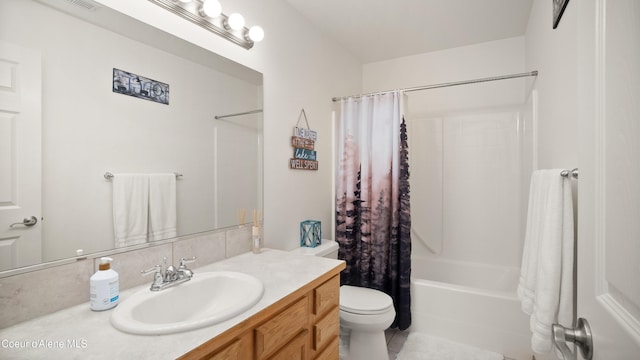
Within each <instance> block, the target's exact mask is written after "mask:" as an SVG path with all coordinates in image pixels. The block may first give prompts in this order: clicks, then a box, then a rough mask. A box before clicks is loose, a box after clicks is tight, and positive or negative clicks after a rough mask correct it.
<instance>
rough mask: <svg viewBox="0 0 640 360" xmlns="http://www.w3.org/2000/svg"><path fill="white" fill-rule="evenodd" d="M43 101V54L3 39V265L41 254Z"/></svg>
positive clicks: (0, 108) (0, 57) (0, 177)
mask: <svg viewBox="0 0 640 360" xmlns="http://www.w3.org/2000/svg"><path fill="white" fill-rule="evenodd" d="M41 107H42V106H41V56H40V54H39V53H38V52H37V51H34V50H30V49H25V48H22V47H19V46H16V45H13V44H10V43H6V42H2V41H0V271H2V270H6V269H11V268H14V267H21V266H27V265H32V264H36V263H39V262H40V261H41V258H42V255H41V248H42V243H41V227H40V218H41V200H40V199H41V186H40V182H41V180H40V179H41V142H40V138H41V135H40V127H41V124H40V122H41ZM32 217H35V218H36V219H37V221H38V222H37V223H36V224H35V225H32V226H25V225H21V224H17V225H14V226H11V224H14V223H21V222H23V220H24V219H31V218H32Z"/></svg>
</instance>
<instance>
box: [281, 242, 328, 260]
mask: <svg viewBox="0 0 640 360" xmlns="http://www.w3.org/2000/svg"><path fill="white" fill-rule="evenodd" d="M291 251H292V252H295V253H298V254H300V255H313V256H322V257H326V258H330V259H338V243H337V242H335V241H333V240H327V239H322V243H321V244H320V245H318V246H316V247H313V248H312V247H303V246H301V247H299V248H296V249H293V250H291Z"/></svg>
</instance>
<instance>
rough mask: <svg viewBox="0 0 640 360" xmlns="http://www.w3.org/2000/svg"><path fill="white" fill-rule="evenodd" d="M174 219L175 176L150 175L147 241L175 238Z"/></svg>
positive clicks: (172, 174) (171, 174)
mask: <svg viewBox="0 0 640 360" xmlns="http://www.w3.org/2000/svg"><path fill="white" fill-rule="evenodd" d="M176 218H177V210H176V174H174V173H166V174H150V175H149V241H158V240H165V239H171V238H174V237H176V236H177V235H178V232H177V220H176Z"/></svg>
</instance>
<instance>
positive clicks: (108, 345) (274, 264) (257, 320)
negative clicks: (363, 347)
mask: <svg viewBox="0 0 640 360" xmlns="http://www.w3.org/2000/svg"><path fill="white" fill-rule="evenodd" d="M343 268H344V262H342V261H339V260H333V259H327V258H322V257H315V256H305V255H298V254H294V253H291V252H284V251H278V250H270V249H263V251H262V253H260V254H253V253H245V254H242V255H239V256H235V257H232V258H229V259H226V260H223V261H220V262H216V263H213V264H210V265H207V266H202V267H197V268H195V269H194V274H195V275H194V277H197V276H198V273H205V272H214V271H236V272H242V273H246V274H249V275H252V276H254V277H256V278H258V279H260V280H261V281H262V283H263V285H264V294H263V296H262V298H261V299H260V300H259V301H258V303H257V304H256V305H254V306H253V307H252V308H250V309H249V310H247V311H245V312H243V313H242V314H239V315H237V316H235V317H233V318H231V319H229V320H226V321H223V322H220V323H217V324H214V325H211V326H208V327H205V328H201V329H196V330H191V331H186V332H180V333H175V334H168V335H152V336H149V335H133V334H127V333H124V332H121V331H119V330H116V329H115V328H114V327H113V326H112V325H111V323H110V316H111V314H112V311H101V312H94V311H91V310H90V309H89V304H88V303H85V304H80V305H77V306H73V307H70V308H68V309H64V310H62V311H58V312H56V313H53V314H49V315H46V316H42V317H39V318H36V319H33V320H29V321H26V322H23V323H20V324H17V325H15V326H11V327H8V328H4V329H2V330H0V340H2V346H0V358H11V359H39V358H42V359H44V358H52V357H53V358H78V359H82V358H94V359H102V358H105V359H107V358H108V359H114V358H138V359H143V358H154V359H175V358H180V359H242V360H245V359H256V360H258V359H276V358H277V359H281V358H287V359H337V358H338V335H339V326H340V325H339V323H340V320H339V305H338V304H339V274H340V271H341V270H342V269H343ZM120 276H121V277H122V276H140V275H139V274H120ZM179 286H180V285H178V286H177V287H176V289H179ZM137 291H149V284H145V285H143V286H140V287H136V288H133V289H129V290H126V291H123V292H121V299H122V302H126V301H127V298H128V297H130V296H131V295H132V294H134V293H135V292H137ZM181 305H184V304H176V306H181Z"/></svg>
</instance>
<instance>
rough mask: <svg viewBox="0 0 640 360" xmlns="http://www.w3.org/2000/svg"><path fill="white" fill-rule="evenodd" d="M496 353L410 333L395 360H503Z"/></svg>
mask: <svg viewBox="0 0 640 360" xmlns="http://www.w3.org/2000/svg"><path fill="white" fill-rule="evenodd" d="M503 358H504V357H503V356H502V355H501V354H498V353H496V352H492V351H487V350H483V349H480V348H476V347H473V346H469V345H464V344H460V343H456V342H453V341H451V340H447V339H443V338H438V337H433V336H429V335H427V334H424V333H417V332H411V333H410V334H409V336H408V337H407V340H406V341H405V343H404V346H403V347H402V350H401V351H400V353H399V354H398V357H397V358H396V359H397V360H460V359H464V360H503Z"/></svg>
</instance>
